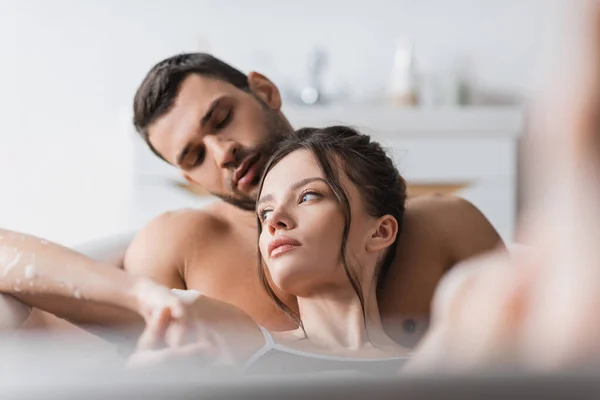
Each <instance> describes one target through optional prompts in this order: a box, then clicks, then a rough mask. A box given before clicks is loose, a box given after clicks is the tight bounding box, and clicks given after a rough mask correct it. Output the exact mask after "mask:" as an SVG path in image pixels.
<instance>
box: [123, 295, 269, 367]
mask: <svg viewBox="0 0 600 400" xmlns="http://www.w3.org/2000/svg"><path fill="white" fill-rule="evenodd" d="M184 315H185V316H186V318H184V319H180V318H179V319H178V318H174V317H173V316H172V315H171V314H170V310H169V309H167V308H165V309H163V310H162V311H161V312H159V313H156V314H154V315H152V317H151V318H150V319H149V320H148V323H147V327H146V330H145V331H144V333H143V334H142V335H141V336H140V339H139V341H138V346H137V350H136V352H135V354H133V355H132V356H131V357H130V359H129V362H128V366H129V367H130V368H139V367H153V366H159V365H163V364H182V363H193V364H194V365H195V366H198V365H202V366H208V365H210V366H212V367H214V366H228V367H234V366H240V365H242V364H243V362H244V361H246V360H247V358H248V357H250V355H251V354H253V353H254V352H255V351H256V350H257V349H258V348H259V347H260V346H262V345H263V343H264V340H263V337H262V334H261V333H260V331H259V329H258V327H257V325H256V324H255V323H254V322H253V321H252V319H251V318H250V317H249V316H248V315H247V314H246V313H244V312H243V311H241V310H240V309H238V308H237V307H234V306H232V305H230V304H227V303H224V302H221V301H219V300H215V299H211V298H209V297H205V296H201V297H198V298H197V299H196V300H195V301H193V302H191V303H185V304H184Z"/></svg>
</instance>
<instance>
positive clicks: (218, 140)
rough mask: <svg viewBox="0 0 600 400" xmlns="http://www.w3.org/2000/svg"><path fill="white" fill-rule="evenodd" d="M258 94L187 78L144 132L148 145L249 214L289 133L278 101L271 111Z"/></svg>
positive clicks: (214, 81)
mask: <svg viewBox="0 0 600 400" xmlns="http://www.w3.org/2000/svg"><path fill="white" fill-rule="evenodd" d="M263 84H265V85H272V84H271V83H270V82H268V81H266V82H263ZM259 87H262V88H264V87H265V86H264V85H263V86H259ZM273 88H274V87H273ZM259 90H260V89H259ZM260 95H261V94H260V93H258V94H257V95H254V94H253V93H248V92H245V91H243V90H240V89H238V88H236V87H235V86H233V85H231V84H229V83H227V82H224V81H221V80H219V79H214V78H210V77H206V76H200V75H198V74H192V75H190V76H188V77H187V78H186V79H185V80H184V81H183V82H182V83H181V87H180V91H179V94H178V96H177V98H176V99H175V103H174V105H173V107H172V108H171V110H170V111H169V112H168V113H167V114H165V115H163V116H161V117H160V118H158V119H157V120H156V121H155V122H154V123H153V124H151V125H150V127H149V128H148V137H149V140H150V143H151V144H152V146H153V147H154V148H155V149H156V150H157V151H158V152H159V153H160V154H161V155H162V156H163V157H164V158H165V159H166V160H167V161H168V162H170V163H171V164H173V165H175V166H176V167H177V168H179V169H180V170H181V171H182V172H183V174H184V176H186V178H187V179H188V180H190V181H192V182H194V183H197V184H199V185H200V186H202V187H203V188H204V189H206V190H207V191H209V192H210V193H212V194H214V195H216V196H218V197H220V198H222V199H223V200H225V201H227V202H229V203H231V204H233V205H235V206H238V207H240V208H243V209H246V210H253V209H254V203H255V201H256V194H257V193H256V192H257V189H258V183H259V181H260V177H261V175H262V172H263V168H264V166H265V163H266V162H267V160H268V158H269V157H270V156H271V154H272V152H273V150H274V147H275V145H276V144H277V143H278V142H279V141H280V140H281V138H283V137H284V136H285V135H286V134H287V133H289V131H290V129H291V128H290V126H289V124H288V123H287V121H286V120H285V119H284V118H283V116H282V115H281V113H280V112H279V110H278V102H275V103H277V106H276V108H275V107H273V108H270V107H269V106H268V105H267V103H265V102H263V101H261V100H260V99H259V98H258V97H260Z"/></svg>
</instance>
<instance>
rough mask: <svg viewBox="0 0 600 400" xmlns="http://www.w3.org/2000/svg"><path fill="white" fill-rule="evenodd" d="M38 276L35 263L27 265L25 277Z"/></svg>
mask: <svg viewBox="0 0 600 400" xmlns="http://www.w3.org/2000/svg"><path fill="white" fill-rule="evenodd" d="M35 277H36V272H35V267H34V266H33V264H30V265H28V266H26V267H25V278H27V279H33V278H35Z"/></svg>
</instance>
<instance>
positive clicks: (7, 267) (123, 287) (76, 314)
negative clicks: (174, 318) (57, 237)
mask: <svg viewBox="0 0 600 400" xmlns="http://www.w3.org/2000/svg"><path fill="white" fill-rule="evenodd" d="M0 292H3V293H7V294H10V295H12V296H14V297H16V298H17V299H19V300H21V301H22V302H23V303H25V304H27V305H30V306H33V307H37V308H40V309H41V310H43V311H47V312H50V313H52V314H55V315H57V316H58V317H61V318H64V319H67V320H68V321H70V322H73V323H76V324H82V325H84V326H85V325H96V326H98V325H100V326H112V327H115V326H117V325H121V326H123V325H127V327H128V328H137V329H135V330H136V331H137V332H138V333H139V332H141V330H142V329H143V326H144V324H143V322H144V319H147V318H149V317H150V314H151V313H152V312H153V310H154V309H155V308H161V307H167V308H173V309H174V310H175V311H174V312H175V313H181V312H182V311H181V310H182V304H181V302H180V301H179V299H178V298H177V297H176V296H174V295H172V294H171V293H170V292H169V291H168V290H167V289H166V288H163V287H162V286H159V285H156V284H154V283H153V282H152V281H150V280H149V279H147V278H142V277H133V276H131V275H130V274H128V273H126V272H125V271H123V270H120V269H118V268H115V267H113V266H110V265H104V264H102V263H99V262H96V261H93V260H91V259H89V258H87V257H85V256H83V255H81V254H79V253H77V252H75V251H72V250H70V249H68V248H65V247H62V246H60V245H57V244H54V243H50V242H48V241H46V240H43V239H40V238H37V237H34V236H30V235H25V234H22V233H17V232H11V231H7V230H0Z"/></svg>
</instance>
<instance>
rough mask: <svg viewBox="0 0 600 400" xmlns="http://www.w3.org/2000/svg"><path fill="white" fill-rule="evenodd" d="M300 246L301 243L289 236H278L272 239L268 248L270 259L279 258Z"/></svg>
mask: <svg viewBox="0 0 600 400" xmlns="http://www.w3.org/2000/svg"><path fill="white" fill-rule="evenodd" d="M298 246H300V242H299V241H297V240H295V239H292V238H289V237H287V236H278V237H274V238H273V239H271V241H270V242H269V245H268V246H267V251H268V253H269V258H274V257H277V256H279V255H281V254H283V253H287V252H288V251H290V250H293V249H295V248H296V247H298Z"/></svg>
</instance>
